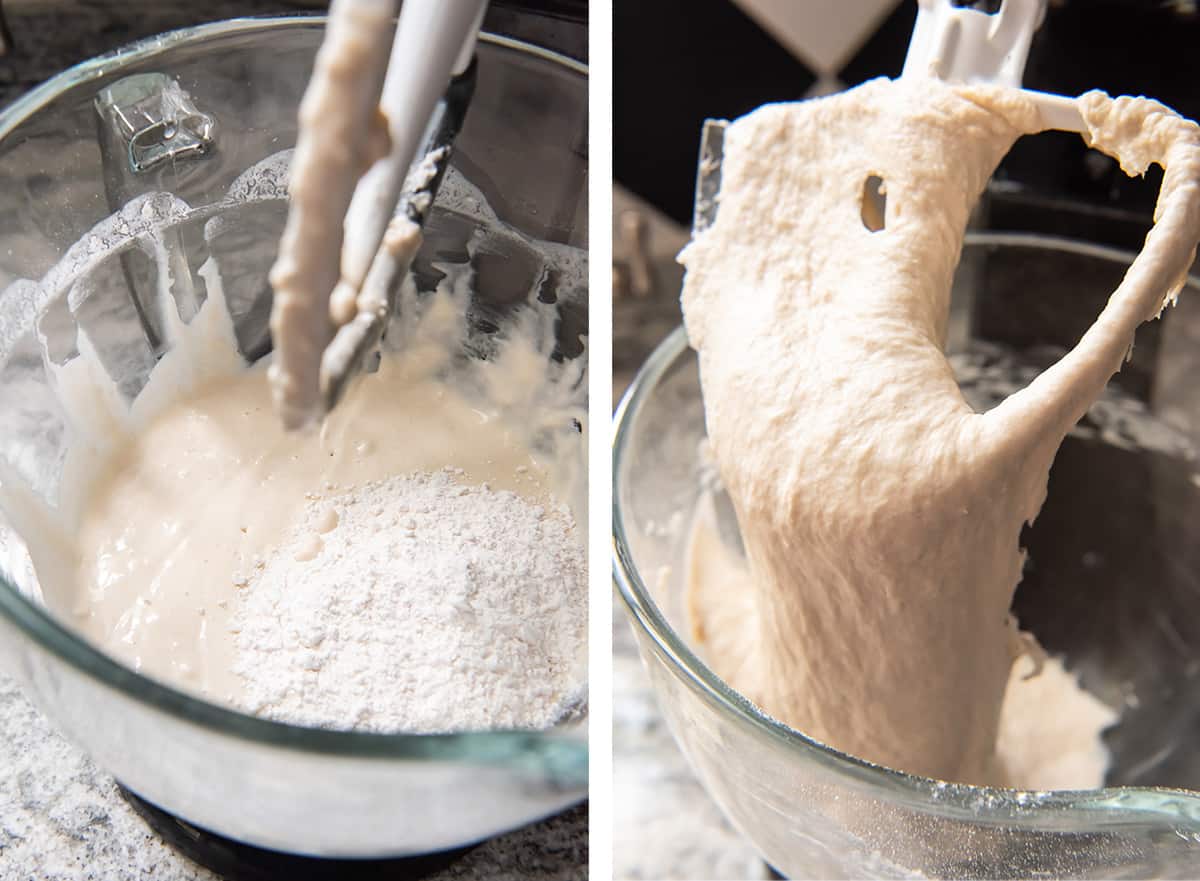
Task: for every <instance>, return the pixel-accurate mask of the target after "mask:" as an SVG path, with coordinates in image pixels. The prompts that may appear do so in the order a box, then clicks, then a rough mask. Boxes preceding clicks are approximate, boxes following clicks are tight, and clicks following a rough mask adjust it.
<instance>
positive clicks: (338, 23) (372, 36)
mask: <svg viewBox="0 0 1200 881" xmlns="http://www.w3.org/2000/svg"><path fill="white" fill-rule="evenodd" d="M394 12H395V9H394V4H392V3H390V2H374V3H371V2H366V3H362V2H360V3H352V2H348V0H342V2H336V3H334V4H333V6H332V7H331V9H330V15H329V23H328V27H327V33H326V37H325V40H324V42H323V43H322V44H321V50H320V52H318V53H317V60H316V66H315V68H314V70H313V76H312V80H311V82H310V83H309V86H308V89H307V90H306V91H305V93H304V100H303V101H302V102H301V104H300V130H299V133H298V136H297V138H296V152H295V154H294V156H293V158H292V167H291V181H290V185H289V194H290V196H291V205H290V207H289V210H288V219H287V226H286V227H284V231H283V238H282V239H281V240H280V243H279V257H278V259H277V260H276V261H275V265H274V267H272V269H271V286H272V287H273V288H274V291H275V297H274V300H273V302H272V306H271V339H272V341H273V343H274V352H275V355H274V360H273V361H272V363H271V368H270V373H269V379H270V383H271V392H272V398H273V400H274V403H275V409H276V410H277V411H278V412H279V415H280V417H281V418H282V420H283V423H284V425H285V426H287V427H288V428H300V427H303V426H306V425H311V424H314V423H316V422H317V421H318V420H319V419H320V417H321V415H323V410H322V408H321V405H320V381H319V372H320V364H321V353H322V352H323V351H324V349H325V347H326V346H327V345H328V344H329V342H330V340H332V339H333V334H334V330H335V327H334V320H333V317H332V316H331V315H330V295H331V293H332V292H333V289H334V286H335V285H336V284H337V281H338V277H339V255H340V253H341V249H342V221H343V219H344V218H345V216H346V210H347V208H349V206H350V200H351V198H352V197H353V195H354V189H355V186H356V185H357V183H358V179H359V177H360V175H361V174H362V173H363V171H364V170H365V169H366V168H367V167H368V166H369V165H370V164H371V163H372V162H373V161H374V160H375V159H377V158H378V157H380V156H382V155H383V154H384V153H386V152H387V144H388V141H387V133H386V127H385V125H384V122H383V120H382V119H381V118H380V116H379V111H378V105H379V92H380V89H381V87H382V79H383V71H384V70H385V69H386V68H387V54H388V48H389V46H390V44H391V36H392V23H391V18H392V15H393V14H394ZM364 133H365V136H364Z"/></svg>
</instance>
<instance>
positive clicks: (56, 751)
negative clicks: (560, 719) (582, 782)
mask: <svg viewBox="0 0 1200 881" xmlns="http://www.w3.org/2000/svg"><path fill="white" fill-rule="evenodd" d="M587 841H588V810H587V807H586V806H583V807H580V808H576V809H574V810H571V811H568V812H567V813H565V814H562V815H560V816H558V817H555V818H553V819H551V820H547V821H545V822H543V823H537V824H535V825H533V826H529V827H526V828H525V829H521V830H518V831H517V832H513V833H511V834H509V835H505V836H503V837H501V838H497V839H493V840H492V841H489V842H487V843H485V844H483V845H481V846H480V847H478V848H476V849H475V850H473V851H471V852H470V853H468V854H466V855H465V856H464V857H463V858H462V859H461V860H459V861H458V862H456V863H454V864H453V865H451V866H450V867H448V868H447V869H444V870H443V871H441V872H438V873H437V874H434V875H430V876H427V877H428V879H429V881H483V879H497V881H499V879H503V881H510V879H511V881H518V879H521V881H526V879H528V881H575V879H582V878H586V877H587V861H588V847H587ZM0 879H3V881H133V879H152V881H221V879H220V877H219V876H217V875H214V874H213V873H212V872H209V871H207V870H206V869H203V868H201V867H200V866H197V865H196V864H195V863H193V862H191V861H190V860H188V859H187V858H186V857H183V856H181V855H179V854H177V853H176V852H175V851H173V850H172V849H171V848H170V847H169V846H167V845H166V844H164V843H163V842H162V841H160V840H159V839H158V837H157V836H156V835H155V833H154V832H153V831H151V830H150V828H149V827H148V826H147V825H146V824H145V823H144V822H143V821H142V819H141V818H140V817H139V816H138V815H137V814H135V813H134V811H133V809H132V808H131V807H130V806H129V804H128V803H127V802H126V801H125V800H124V799H123V798H122V797H121V795H120V794H119V792H118V790H117V787H116V784H115V783H114V782H113V780H112V778H111V777H109V776H108V775H107V774H105V773H104V772H103V771H102V770H100V769H99V768H97V767H96V766H95V765H93V764H92V762H91V761H90V760H89V759H88V758H87V756H85V755H84V754H83V753H82V752H81V751H80V750H79V749H78V748H76V747H75V746H74V745H73V744H71V743H69V742H68V741H67V740H66V739H65V738H63V737H62V736H61V735H60V734H58V732H57V731H55V730H54V728H53V727H52V726H51V724H50V723H49V721H47V720H46V718H45V717H44V716H43V715H42V714H41V713H40V712H38V710H37V709H35V708H34V707H33V705H32V704H30V702H29V701H28V700H26V699H25V696H24V695H23V694H22V693H21V691H20V689H19V688H18V687H17V686H16V685H15V684H14V683H13V681H12V680H11V679H9V678H7V677H2V676H0ZM280 881H290V879H280ZM397 881H400V879H397Z"/></svg>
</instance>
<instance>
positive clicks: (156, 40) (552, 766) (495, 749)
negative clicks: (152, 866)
mask: <svg viewBox="0 0 1200 881" xmlns="http://www.w3.org/2000/svg"><path fill="white" fill-rule="evenodd" d="M325 20H326V16H324V15H279V16H268V17H241V18H232V19H226V20H222V21H217V22H211V23H208V24H202V25H197V26H195V27H188V28H181V29H179V30H174V31H169V32H167V33H164V34H159V35H156V36H152V37H148V38H146V39H143V40H139V41H137V42H134V43H130V44H129V45H127V46H124V47H121V48H118V49H115V50H113V51H111V52H107V53H105V54H103V55H98V56H96V57H95V58H91V59H88V60H86V61H83V62H81V63H79V64H77V65H75V66H73V67H70V68H68V69H67V70H65V71H63V72H61V73H59V74H56V75H55V76H53V77H51V78H50V79H49V80H47V81H46V82H44V83H42V84H41V85H40V86H37V87H35V88H34V89H32V90H31V91H29V92H27V93H26V94H25V95H23V96H22V97H21V98H19V99H18V100H17V101H15V102H13V103H12V104H11V105H9V106H8V107H6V108H4V110H3V111H0V142H2V141H3V139H4V138H6V137H7V136H8V135H10V134H11V133H12V132H13V131H14V130H15V129H16V128H17V127H18V126H19V125H21V124H22V123H24V122H26V121H28V119H29V118H30V117H31V116H32V115H33V114H34V113H35V112H37V111H38V110H40V109H42V108H43V107H45V106H46V105H48V104H49V103H50V102H51V101H53V100H54V99H56V98H58V97H59V96H61V95H62V94H64V93H66V92H67V91H68V90H69V89H72V88H74V87H77V86H82V85H85V84H87V83H89V82H92V81H94V80H97V79H99V78H101V77H106V76H109V75H111V74H112V73H113V72H114V71H117V70H119V69H120V68H122V67H124V66H128V65H131V64H134V63H139V62H143V61H146V60H148V59H152V58H155V57H157V56H159V55H162V54H164V53H166V52H169V51H171V50H173V49H175V48H177V47H180V46H183V45H188V44H198V43H202V42H204V41H206V40H210V39H213V38H219V37H226V36H232V35H238V34H245V33H258V32H262V31H272V30H285V29H293V28H312V27H319V26H323V25H324V23H325ZM479 39H480V41H481V42H484V43H488V44H491V45H494V46H497V47H499V48H502V49H509V50H512V51H515V52H517V53H520V54H523V55H526V56H531V57H534V58H538V59H541V60H544V61H548V62H551V63H553V64H556V65H559V66H561V67H562V68H565V69H566V70H567V71H569V72H571V73H573V74H576V75H578V76H581V77H583V78H584V79H585V80H586V79H587V78H588V66H587V65H586V64H584V63H582V62H580V61H577V60H575V59H573V58H569V57H567V56H565V55H561V54H559V53H557V52H553V51H551V50H549V49H545V48H543V47H541V46H537V45H534V44H531V43H526V42H523V41H521V40H514V39H512V38H509V37H503V36H498V35H496V34H490V33H481V34H480V36H479ZM0 615H3V616H4V617H5V618H6V619H7V620H8V621H9V622H11V623H12V624H13V625H14V626H15V627H16V628H17V629H18V630H19V631H20V632H21V633H22V634H23V635H24V636H26V637H28V638H29V639H31V640H32V641H33V642H34V643H36V644H37V645H38V646H40V647H41V648H42V649H44V650H46V651H48V652H49V653H50V654H52V655H54V656H55V657H57V658H58V659H59V660H60V661H62V662H65V663H66V664H67V665H68V666H70V667H72V668H74V669H75V670H76V671H78V672H80V673H82V674H83V675H85V676H86V677H88V678H90V679H93V680H96V681H97V682H98V683H99V684H100V685H102V686H104V687H107V688H111V689H115V690H116V691H118V692H120V693H122V694H123V695H124V696H126V697H128V698H131V699H133V700H135V701H138V702H139V703H143V704H147V705H149V706H150V707H153V708H154V709H156V710H158V711H161V712H163V713H166V714H167V715H169V716H173V717H175V718H177V719H180V720H181V721H184V722H188V723H192V724H195V725H199V726H201V727H204V728H207V729H210V730H212V731H214V732H216V733H217V734H221V735H225V736H230V737H235V738H238V739H243V740H249V741H255V742H258V743H262V744H266V745H269V746H273V747H278V748H284V749H291V750H294V751H297V752H304V753H314V754H318V755H323V756H339V757H344V758H354V759H379V760H387V759H392V760H396V759H402V760H411V761H439V762H463V763H467V764H474V765H479V766H489V767H509V768H512V769H514V770H518V771H519V770H522V769H532V770H535V771H541V772H544V773H553V774H555V775H558V776H560V778H561V779H562V781H563V782H564V783H566V784H570V785H574V784H582V783H584V782H586V780H587V765H588V747H587V740H586V738H587V733H586V730H587V724H586V717H585V718H584V719H583V720H582V721H577V722H573V723H567V724H564V725H560V726H557V727H555V728H552V729H549V730H547V731H467V732H462V733H455V734H382V733H374V732H361V731H338V730H331V729H322V728H310V727H305V726H299V725H290V724H287V723H283V722H275V721H272V720H269V719H262V718H258V717H255V716H251V715H248V714H246V713H241V712H238V711H237V710H234V709H231V708H227V707H225V706H222V705H218V704H216V703H212V702H209V701H207V700H204V699H203V698H200V697H195V696H192V695H189V694H187V693H185V692H183V691H180V690H178V689H176V688H173V687H171V686H169V685H166V684H164V683H161V682H158V681H156V680H154V679H151V678H149V677H148V676H144V675H142V674H141V673H138V672H136V671H134V670H132V669H131V668H129V667H126V666H124V665H123V664H121V663H119V662H118V661H116V660H114V659H113V658H111V657H110V656H108V655H107V654H104V653H103V652H101V651H100V650H99V649H97V648H95V647H94V646H93V645H92V644H91V643H89V642H87V641H86V640H84V639H83V638H81V637H79V636H77V635H75V634H74V633H73V632H71V631H70V630H69V629H68V628H66V627H64V626H63V625H62V624H60V623H59V622H58V621H57V620H56V619H55V618H54V617H53V616H51V615H50V614H49V613H48V612H47V611H46V610H45V609H43V608H42V607H41V606H39V605H37V604H36V603H34V602H32V601H30V600H29V599H28V598H26V597H25V596H24V595H23V594H22V593H21V592H20V591H19V590H18V589H17V587H16V586H15V585H14V584H12V583H10V582H9V581H8V580H7V579H5V578H4V577H3V576H2V575H0ZM581 727H582V732H581V733H580V732H579V729H580V728H581Z"/></svg>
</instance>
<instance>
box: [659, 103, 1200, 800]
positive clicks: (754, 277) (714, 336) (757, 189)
mask: <svg viewBox="0 0 1200 881" xmlns="http://www.w3.org/2000/svg"><path fill="white" fill-rule="evenodd" d="M1079 104H1080V107H1081V110H1082V112H1083V115H1084V118H1085V120H1086V122H1087V125H1088V127H1089V129H1090V135H1089V137H1088V140H1089V143H1090V144H1091V145H1092V146H1094V147H1096V148H1097V149H1100V150H1102V151H1104V152H1106V153H1108V154H1110V155H1112V156H1114V157H1116V158H1117V159H1119V160H1120V162H1121V165H1122V168H1123V169H1124V170H1125V171H1126V172H1127V173H1130V174H1141V173H1142V172H1144V171H1145V169H1146V168H1147V167H1148V166H1149V165H1150V164H1151V163H1152V162H1154V163H1157V164H1160V165H1162V166H1163V168H1164V169H1165V175H1164V180H1163V184H1162V189H1161V192H1160V195H1159V201H1158V207H1157V210H1156V215H1155V219H1156V226H1155V227H1154V229H1153V230H1152V231H1151V232H1150V234H1149V235H1148V237H1147V239H1146V244H1145V247H1144V249H1143V251H1142V253H1141V255H1140V256H1139V257H1138V259H1137V260H1136V261H1135V263H1134V264H1133V266H1132V267H1131V268H1130V270H1129V272H1128V274H1127V275H1126V277H1125V280H1124V281H1123V283H1122V284H1121V286H1120V287H1119V288H1118V289H1117V291H1116V292H1115V293H1114V294H1113V296H1112V298H1111V299H1110V301H1109V304H1108V306H1107V307H1106V308H1105V310H1104V311H1103V313H1102V314H1101V315H1100V317H1099V318H1098V319H1097V321H1096V323H1095V324H1094V325H1093V327H1092V328H1091V329H1090V330H1089V331H1088V332H1087V334H1085V335H1084V337H1083V338H1082V340H1081V341H1080V343H1079V344H1078V345H1077V346H1076V348H1075V349H1074V350H1073V351H1072V352H1070V353H1069V354H1068V355H1067V356H1065V357H1064V358H1063V359H1062V360H1061V361H1060V362H1059V363H1057V364H1056V365H1054V366H1053V367H1052V368H1050V369H1049V370H1047V371H1046V372H1045V373H1043V374H1042V375H1041V376H1040V377H1038V378H1037V379H1036V380H1035V381H1034V382H1033V383H1032V384H1031V385H1030V386H1029V387H1028V388H1026V389H1025V390H1023V391H1021V392H1019V393H1017V394H1015V395H1013V396H1012V397H1010V398H1009V399H1008V400H1006V401H1005V402H1003V403H1002V404H1001V405H1000V406H998V407H996V408H995V409H993V410H991V411H989V412H988V413H985V414H979V413H976V412H974V411H973V410H972V408H971V407H970V406H969V405H968V404H967V402H966V401H965V400H964V398H963V395H962V393H961V392H960V390H959V388H958V385H957V383H956V381H955V378H954V374H953V372H952V370H951V368H950V365H949V364H948V362H947V360H946V358H945V355H944V353H943V345H944V340H945V334H946V326H947V320H948V316H949V303H950V287H951V280H952V276H953V272H954V268H955V266H956V264H957V262H958V257H959V252H960V249H961V247H962V242H963V236H964V232H965V228H966V223H967V216H968V214H969V212H970V209H971V207H972V205H973V204H974V202H975V200H976V199H977V198H978V196H979V195H980V193H981V192H982V190H983V187H984V185H985V184H986V182H987V180H988V178H989V176H990V175H991V173H992V171H993V170H994V169H995V167H996V165H997V164H998V162H999V161H1000V159H1001V158H1002V157H1003V156H1004V154H1005V153H1006V152H1007V151H1008V149H1009V148H1010V147H1011V145H1012V143H1013V142H1014V141H1015V140H1016V139H1017V137H1019V136H1020V135H1022V134H1027V133H1033V132H1036V131H1038V130H1039V129H1040V128H1041V122H1040V119H1039V116H1038V112H1037V110H1036V108H1035V107H1034V105H1033V104H1032V103H1031V102H1029V101H1028V100H1027V99H1026V98H1024V97H1023V96H1022V94H1021V92H1019V91H1015V90H1011V89H1000V88H994V87H966V86H949V85H945V84H943V83H941V82H939V81H936V80H922V81H916V82H914V81H912V80H898V81H889V80H875V81H872V82H869V83H866V84H864V85H863V86H861V87H859V88H857V89H853V90H851V91H849V92H845V93H842V94H840V95H836V96H832V97H829V98H825V99H821V100H815V101H808V102H804V103H800V104H788V105H772V106H767V107H764V108H761V109H759V110H758V111H755V112H754V113H752V114H750V115H749V116H747V117H744V118H742V119H740V120H738V121H737V122H735V123H733V124H732V125H731V126H730V127H729V129H728V130H727V132H726V139H725V155H724V161H723V165H722V185H721V194H720V208H719V212H718V214H717V217H716V220H715V222H714V224H713V225H712V226H711V227H709V228H708V229H707V230H706V231H704V232H703V233H702V234H700V235H698V236H697V238H696V239H695V240H694V241H693V242H692V243H691V244H690V245H689V246H688V247H687V249H686V250H685V251H684V253H683V255H682V256H681V259H682V261H683V262H684V263H685V265H686V267H687V277H686V281H685V285H684V292H683V305H684V313H685V318H686V324H687V330H688V335H689V338H690V340H691V342H692V345H693V346H694V347H695V348H696V349H697V350H698V352H699V357H700V375H701V381H702V388H703V394H704V406H705V415H706V421H707V429H708V434H709V438H710V440H711V443H712V450H713V454H714V458H715V460H716V462H717V465H718V468H719V471H720V474H721V478H722V480H723V482H724V484H725V486H726V488H727V489H728V491H729V493H730V496H731V498H732V500H733V504H734V507H735V509H736V511H737V517H738V522H739V525H740V528H741V532H742V535H743V538H744V541H745V545H746V551H747V557H748V561H749V568H750V573H751V576H752V577H751V579H750V581H749V582H748V586H747V588H745V589H744V590H742V591H739V590H738V589H737V588H736V583H735V582H734V583H730V584H729V586H728V587H727V588H726V589H725V590H721V591H715V592H713V593H712V594H711V595H705V596H703V597H700V598H698V599H699V600H700V602H699V603H698V608H697V609H696V612H697V614H698V616H699V620H700V626H701V627H702V628H703V631H704V633H705V635H706V636H707V637H708V640H709V648H710V650H711V651H712V654H713V655H714V664H715V666H716V668H717V670H718V671H719V672H720V673H721V674H722V675H723V676H725V677H726V678H727V679H728V680H729V681H730V683H731V684H732V685H733V686H734V687H735V688H737V689H738V690H740V691H741V692H742V693H744V694H745V695H747V697H749V698H750V699H752V700H753V701H755V702H756V703H758V704H759V705H760V706H762V707H763V708H764V709H766V710H767V711H768V712H770V713H771V714H772V715H774V716H776V717H777V718H780V719H782V720H783V721H785V722H787V723H789V724H791V725H793V726H794V727H796V728H798V729H800V730H802V731H804V732H806V733H807V734H809V735H811V736H813V737H815V738H817V739H819V740H821V741H824V742H826V743H829V744H831V745H832V746H835V747H837V748H839V749H841V750H843V751H846V752H849V753H851V754H854V755H857V756H861V757H863V758H866V759H869V760H871V761H875V762H879V763H882V764H885V765H888V766H890V767H894V768H900V769H903V770H906V771H910V772H913V773H918V774H923V775H927V776H931V777H935V778H940V779H944V780H950V781H959V782H968V783H989V784H1003V783H1005V782H1006V777H1005V773H1004V770H1003V768H1002V766H1001V762H1000V761H999V760H998V758H997V748H996V744H997V733H998V730H999V726H1000V718H1001V707H1002V701H1003V697H1004V693H1005V688H1006V685H1007V683H1008V680H1009V677H1010V672H1011V670H1012V667H1013V660H1014V657H1015V655H1017V654H1018V653H1019V652H1020V650H1021V645H1020V642H1019V640H1017V639H1015V638H1014V637H1015V634H1016V630H1015V628H1014V627H1013V626H1012V625H1011V623H1010V618H1009V607H1010V603H1011V600H1012V595H1013V591H1014V589H1015V587H1016V584H1017V581H1018V580H1019V578H1020V573H1021V566H1022V561H1023V554H1022V552H1021V550H1020V547H1019V537H1020V531H1021V528H1022V526H1023V524H1025V523H1027V522H1029V521H1032V520H1033V518H1034V517H1035V516H1036V515H1037V512H1038V510H1039V508H1040V507H1041V504H1042V501H1043V500H1044V498H1045V492H1046V482H1047V476H1048V473H1049V469H1050V464H1051V462H1052V460H1053V458H1054V454H1055V452H1056V451H1057V449H1058V446H1059V444H1060V443H1061V441H1062V439H1063V437H1064V436H1065V435H1066V433H1067V432H1068V431H1069V430H1070V428H1071V426H1072V425H1073V424H1074V423H1075V422H1076V421H1077V420H1078V419H1079V418H1080V417H1081V416H1082V415H1083V413H1084V412H1085V411H1086V409H1087V407H1088V405H1089V404H1091V403H1092V401H1094V400H1095V398H1096V397H1097V396H1098V395H1099V394H1100V392H1101V390H1102V389H1103V387H1104V384H1105V383H1106V382H1107V381H1108V378H1109V377H1110V376H1111V375H1112V374H1113V373H1114V372H1116V371H1117V370H1118V369H1119V367H1120V365H1121V363H1122V359H1123V357H1124V356H1125V353H1126V352H1127V350H1128V349H1129V347H1130V345H1131V344H1132V341H1133V332H1134V330H1135V329H1136V327H1137V326H1138V324H1140V323H1141V322H1142V321H1145V320H1147V319H1149V318H1153V317H1155V316H1156V315H1158V314H1159V312H1160V311H1161V310H1162V308H1163V306H1164V304H1165V303H1166V302H1169V301H1170V300H1172V299H1173V297H1174V296H1175V295H1176V294H1177V292H1178V291H1179V289H1180V287H1181V285H1182V282H1183V279H1184V276H1185V273H1186V271H1187V268H1188V267H1189V265H1190V264H1191V261H1192V259H1193V258H1194V256H1195V250H1196V243H1197V239H1198V238H1200V191H1198V187H1200V184H1198V181H1200V128H1198V127H1197V126H1196V125H1195V124H1194V123H1192V122H1190V121H1188V120H1185V119H1182V118H1181V117H1179V116H1178V115H1176V114H1175V113H1173V112H1172V111H1170V110H1168V109H1167V108H1165V107H1163V106H1162V105H1161V104H1158V103H1156V102H1154V101H1150V100H1147V99H1142V98H1136V99H1135V98H1120V99H1116V100H1113V99H1110V98H1109V97H1108V96H1106V95H1104V94H1102V93H1098V92H1092V93H1088V94H1087V95H1084V96H1083V97H1082V98H1080V99H1079ZM873 178H878V179H880V180H881V181H882V187H880V189H881V190H882V191H883V192H884V193H885V194H886V206H885V208H884V210H883V212H882V216H874V217H872V215H871V213H870V212H869V211H864V205H863V200H864V196H865V194H867V193H868V191H869V188H870V182H871V180H872V179H873Z"/></svg>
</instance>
